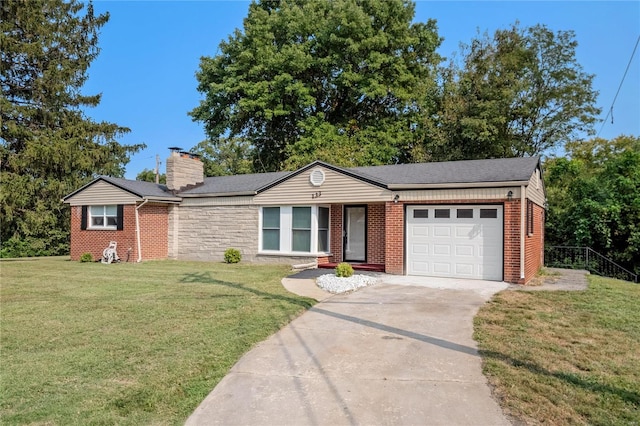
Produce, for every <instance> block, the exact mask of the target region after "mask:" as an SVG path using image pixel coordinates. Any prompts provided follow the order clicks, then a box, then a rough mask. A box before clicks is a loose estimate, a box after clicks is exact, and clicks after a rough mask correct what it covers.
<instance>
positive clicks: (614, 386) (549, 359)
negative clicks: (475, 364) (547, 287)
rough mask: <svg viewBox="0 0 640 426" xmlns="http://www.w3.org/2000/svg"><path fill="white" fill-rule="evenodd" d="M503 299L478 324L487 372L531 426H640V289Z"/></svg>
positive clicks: (613, 287) (596, 286) (614, 285)
mask: <svg viewBox="0 0 640 426" xmlns="http://www.w3.org/2000/svg"><path fill="white" fill-rule="evenodd" d="M589 279H590V285H589V289H588V290H587V291H584V292H569V291H566V292H557V291H556V292H518V291H508V292H502V293H499V294H498V295H496V296H495V297H494V298H493V300H492V301H491V302H490V303H488V304H487V305H485V306H484V307H483V308H482V309H481V310H480V312H479V314H478V315H477V316H476V319H475V338H476V340H477V341H478V345H479V348H480V351H481V354H482V356H483V366H484V372H485V374H486V375H487V376H488V378H489V382H490V383H491V384H492V386H493V388H494V394H495V395H496V396H497V397H498V399H499V400H500V402H501V404H502V406H503V408H505V410H506V411H507V412H508V413H509V414H510V415H512V416H513V417H515V418H516V419H518V420H520V421H522V422H524V423H525V424H558V425H560V424H562V425H564V424H592V425H639V424H640V285H637V284H631V283H628V282H624V281H617V280H613V279H608V278H602V277H597V276H590V278H589Z"/></svg>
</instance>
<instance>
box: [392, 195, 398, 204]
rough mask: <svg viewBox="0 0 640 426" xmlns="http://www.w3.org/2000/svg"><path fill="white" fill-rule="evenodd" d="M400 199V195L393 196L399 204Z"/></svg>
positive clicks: (394, 200)
mask: <svg viewBox="0 0 640 426" xmlns="http://www.w3.org/2000/svg"><path fill="white" fill-rule="evenodd" d="M399 199H400V195H398V194H396V195H394V196H393V202H394V203H396V204H398V200H399Z"/></svg>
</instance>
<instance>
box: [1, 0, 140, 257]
mask: <svg viewBox="0 0 640 426" xmlns="http://www.w3.org/2000/svg"><path fill="white" fill-rule="evenodd" d="M84 9H85V7H84V6H83V5H82V4H81V3H79V2H77V1H76V0H71V1H68V2H67V1H63V0H29V1H24V0H7V1H3V2H2V3H0V14H1V19H0V28H2V35H1V37H2V38H1V39H0V52H1V53H0V56H1V59H2V69H1V77H0V78H1V80H0V83H1V86H2V97H1V98H0V117H1V124H0V132H1V134H0V178H1V181H2V186H3V190H2V193H1V195H0V212H1V220H2V231H1V239H2V242H3V254H5V255H8V254H7V253H10V254H11V255H20V254H23V255H24V254H29V255H39V254H63V253H66V252H67V250H68V237H69V214H68V209H65V208H64V206H63V205H62V203H61V202H60V199H61V198H62V197H63V196H64V195H65V194H67V193H69V192H71V191H72V190H74V189H77V188H78V187H80V186H81V185H83V184H84V183H86V182H87V181H88V180H90V179H91V178H93V177H94V176H95V175H96V174H106V175H113V176H121V175H122V174H123V172H124V169H123V167H124V165H125V164H126V163H127V162H128V156H129V154H131V153H133V152H135V151H137V150H138V149H140V148H141V147H142V145H133V146H123V145H120V144H118V142H117V141H116V138H117V137H118V136H120V135H122V134H123V133H125V132H127V131H128V129H126V128H124V127H120V126H118V125H116V124H113V123H105V122H100V123H98V122H94V121H93V120H91V119H89V118H88V117H86V116H85V114H84V113H83V110H82V109H83V108H87V107H93V106H96V105H98V103H99V102H100V95H83V94H82V93H81V88H82V86H83V84H84V82H85V81H86V79H87V77H88V75H87V69H88V67H89V64H90V63H91V61H92V60H93V59H95V58H96V56H97V55H98V51H99V49H98V46H97V43H98V31H99V29H100V27H102V26H103V25H104V24H105V23H106V22H107V20H108V18H109V16H108V15H107V14H105V15H98V16H96V15H94V12H93V7H92V5H91V4H89V5H87V6H86V10H84ZM83 12H84V13H83ZM4 249H6V250H4Z"/></svg>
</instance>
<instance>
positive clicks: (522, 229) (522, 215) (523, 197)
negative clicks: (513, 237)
mask: <svg viewBox="0 0 640 426" xmlns="http://www.w3.org/2000/svg"><path fill="white" fill-rule="evenodd" d="M526 190H527V187H526V186H524V185H521V186H520V279H521V280H523V279H524V239H525V233H526V232H527V230H526V229H525V228H526V222H525V220H526V210H525V207H526V206H525V204H526V201H527V194H526Z"/></svg>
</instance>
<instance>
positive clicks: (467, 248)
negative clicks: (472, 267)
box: [454, 244, 474, 257]
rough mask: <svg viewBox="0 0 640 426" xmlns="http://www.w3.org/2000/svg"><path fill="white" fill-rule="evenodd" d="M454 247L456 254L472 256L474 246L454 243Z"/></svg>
mask: <svg viewBox="0 0 640 426" xmlns="http://www.w3.org/2000/svg"><path fill="white" fill-rule="evenodd" d="M454 247H455V253H456V256H464V257H470V256H473V251H474V250H473V249H474V247H473V246H472V245H463V244H456V245H455V246H454Z"/></svg>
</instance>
